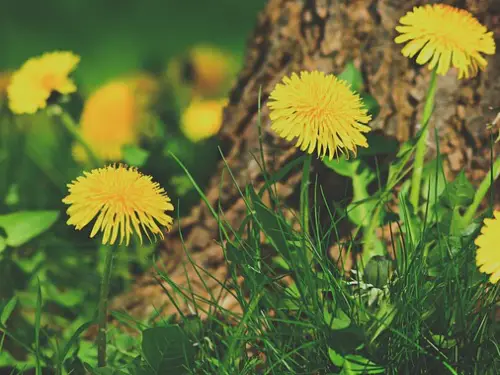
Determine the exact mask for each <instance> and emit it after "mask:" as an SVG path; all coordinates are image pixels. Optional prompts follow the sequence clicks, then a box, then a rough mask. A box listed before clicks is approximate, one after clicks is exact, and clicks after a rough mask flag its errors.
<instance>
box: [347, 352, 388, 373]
mask: <svg viewBox="0 0 500 375" xmlns="http://www.w3.org/2000/svg"><path fill="white" fill-rule="evenodd" d="M344 359H345V362H344V368H343V369H342V370H343V371H342V373H341V374H345V375H347V374H349V375H351V374H383V373H384V372H385V369H384V368H383V367H380V366H378V365H376V364H375V363H373V362H371V361H370V360H368V359H366V358H365V357H362V356H360V355H356V354H348V355H346V356H345V357H344Z"/></svg>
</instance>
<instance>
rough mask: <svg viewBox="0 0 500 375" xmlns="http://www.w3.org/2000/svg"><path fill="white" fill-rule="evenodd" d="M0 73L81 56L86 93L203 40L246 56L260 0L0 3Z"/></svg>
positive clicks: (82, 84) (4, 0)
mask: <svg viewBox="0 0 500 375" xmlns="http://www.w3.org/2000/svg"><path fill="white" fill-rule="evenodd" d="M0 3H1V5H2V6H1V7H0V46H2V53H1V54H0V71H1V70H6V69H15V68H16V67H18V66H19V65H21V64H22V63H23V62H24V61H25V60H26V59H28V58H29V57H32V56H36V55H39V54H41V53H43V52H45V51H51V50H54V49H63V50H71V51H73V52H75V53H77V54H79V55H80V56H81V57H82V61H81V63H80V65H79V67H78V69H77V71H76V73H75V78H76V79H77V82H79V84H80V89H81V90H82V91H85V92H88V91H90V90H92V89H94V88H95V87H96V86H98V85H100V84H101V83H103V82H104V81H106V80H107V79H109V78H112V77H116V76H117V75H120V74H123V73H127V72H129V71H131V70H135V69H138V68H141V67H143V65H144V63H145V61H144V60H145V59H147V60H153V61H157V60H160V59H168V58H170V57H172V56H175V55H176V54H179V53H182V52H183V51H184V50H185V49H186V48H188V47H190V46H192V45H194V44H200V43H209V44H214V45H216V46H219V47H221V48H223V49H227V50H229V51H231V52H232V53H233V54H235V55H236V56H240V57H241V56H242V55H243V53H244V49H245V45H246V41H247V39H248V37H249V36H250V33H251V31H252V28H253V26H254V24H255V20H256V15H257V13H258V11H259V10H260V9H262V8H263V6H264V3H265V1H264V0H239V1H238V0H237V1H234V0H215V1H207V0H144V1H137V0H122V1H116V0H115V1H111V0H104V1H103V0H47V1H36V0H1V1H0Z"/></svg>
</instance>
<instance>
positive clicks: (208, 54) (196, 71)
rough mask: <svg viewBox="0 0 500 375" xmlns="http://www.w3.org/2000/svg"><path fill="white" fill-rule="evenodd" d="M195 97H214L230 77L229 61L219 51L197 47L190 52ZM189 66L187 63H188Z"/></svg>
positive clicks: (226, 56) (225, 55) (227, 57)
mask: <svg viewBox="0 0 500 375" xmlns="http://www.w3.org/2000/svg"><path fill="white" fill-rule="evenodd" d="M189 56H190V63H191V67H190V68H191V69H192V71H191V73H192V75H193V77H192V78H193V84H194V87H193V88H194V91H195V95H204V96H210V95H216V94H218V93H220V90H221V87H222V86H223V85H224V83H225V82H226V81H227V80H228V78H229V76H230V75H231V70H232V68H231V59H230V57H229V56H228V55H227V54H225V53H224V52H222V51H221V50H219V49H216V48H213V47H209V46H198V47H195V48H193V49H192V50H191V51H190V54H189ZM188 64H189V63H188Z"/></svg>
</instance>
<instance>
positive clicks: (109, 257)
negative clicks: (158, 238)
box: [96, 246, 113, 367]
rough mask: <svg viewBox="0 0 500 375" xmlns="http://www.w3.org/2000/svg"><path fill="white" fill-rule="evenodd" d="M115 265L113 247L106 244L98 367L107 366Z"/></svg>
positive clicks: (101, 295)
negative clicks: (107, 334)
mask: <svg viewBox="0 0 500 375" xmlns="http://www.w3.org/2000/svg"><path fill="white" fill-rule="evenodd" d="M112 266H113V247H112V246H106V259H105V263H104V270H103V272H102V279H101V294H100V296H99V311H98V323H99V331H98V332H97V338H96V344H97V365H98V367H104V366H106V343H107V339H106V329H107V328H106V325H107V322H108V297H109V282H110V280H111V268H112Z"/></svg>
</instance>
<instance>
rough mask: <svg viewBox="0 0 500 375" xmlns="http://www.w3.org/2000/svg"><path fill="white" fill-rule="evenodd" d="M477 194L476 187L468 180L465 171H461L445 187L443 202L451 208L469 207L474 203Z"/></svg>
mask: <svg viewBox="0 0 500 375" xmlns="http://www.w3.org/2000/svg"><path fill="white" fill-rule="evenodd" d="M475 194H476V191H475V190H474V187H473V186H472V184H471V183H470V182H469V180H467V177H466V176H465V173H464V171H461V172H460V173H459V174H458V176H457V177H456V178H455V180H454V181H453V182H451V183H449V184H448V185H447V186H446V188H445V189H444V191H443V194H442V195H441V202H442V203H443V204H444V205H445V206H447V207H449V208H455V207H467V206H468V205H470V204H471V203H472V201H473V199H474V195H475Z"/></svg>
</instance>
